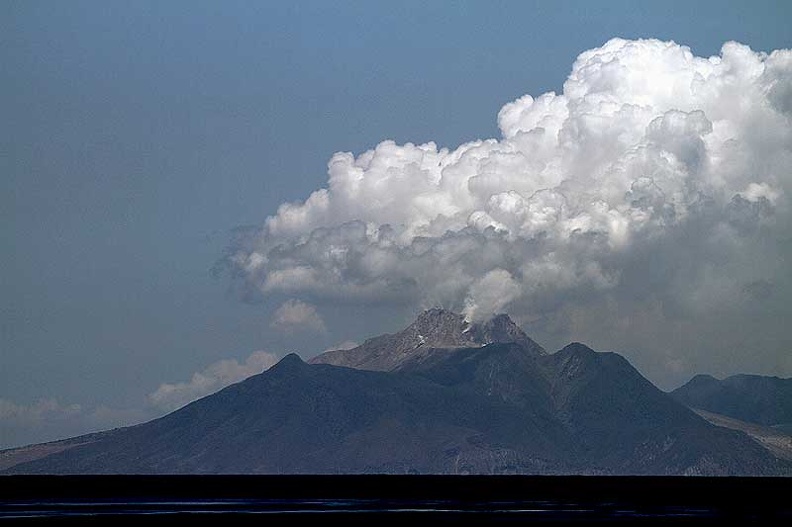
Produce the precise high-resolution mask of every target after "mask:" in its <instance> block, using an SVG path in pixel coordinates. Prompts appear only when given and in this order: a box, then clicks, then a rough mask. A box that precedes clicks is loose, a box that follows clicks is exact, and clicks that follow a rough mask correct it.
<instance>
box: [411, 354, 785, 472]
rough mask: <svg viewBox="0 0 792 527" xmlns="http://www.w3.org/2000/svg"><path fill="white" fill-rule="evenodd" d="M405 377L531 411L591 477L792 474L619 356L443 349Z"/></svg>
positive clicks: (417, 365)
mask: <svg viewBox="0 0 792 527" xmlns="http://www.w3.org/2000/svg"><path fill="white" fill-rule="evenodd" d="M401 371H409V372H414V373H418V374H421V375H424V376H426V377H427V378H429V379H432V380H433V381H435V382H438V383H440V384H443V385H446V386H466V387H468V388H469V389H473V390H475V391H477V392H478V393H479V394H481V395H484V396H487V397H491V398H497V399H499V400H503V401H508V402H509V403H511V404H516V405H518V406H521V407H525V408H530V409H531V411H532V412H535V414H536V415H537V418H539V419H543V420H544V422H545V425H544V426H545V430H547V431H548V432H551V433H552V434H553V437H555V438H556V439H555V440H556V441H558V444H559V445H562V446H563V447H564V449H565V450H566V452H567V460H568V462H569V463H570V464H573V465H577V466H581V467H587V469H588V470H590V471H593V472H601V473H618V474H721V475H724V474H739V473H778V472H779V471H780V472H784V471H785V470H789V467H787V468H784V466H785V465H784V463H779V462H778V461H777V460H775V459H772V456H768V453H767V452H766V451H765V450H764V449H763V448H762V447H761V446H759V445H757V444H755V443H754V442H753V441H751V440H750V439H749V438H748V437H747V436H745V435H743V434H741V433H739V432H734V431H731V430H724V429H721V428H717V427H714V426H712V425H710V424H709V423H707V422H706V421H705V420H704V419H702V418H701V417H699V416H698V415H696V414H695V413H694V412H692V411H690V410H689V409H688V408H686V407H685V406H683V405H681V404H679V403H678V402H676V401H674V400H673V399H671V398H670V397H668V395H667V394H665V393H664V392H662V391H661V390H659V389H658V388H656V387H655V386H654V385H653V384H652V383H650V382H649V381H648V380H647V379H646V378H644V377H643V376H642V375H641V374H640V373H639V372H638V371H637V370H636V369H635V368H633V367H632V366H631V365H630V363H629V362H628V361H627V360H626V359H624V358H623V357H621V356H620V355H618V354H615V353H597V352H595V351H593V350H592V349H590V348H588V347H586V346H584V345H582V344H577V343H574V344H570V345H569V346H566V347H565V348H564V349H562V350H561V351H559V352H557V353H555V354H552V355H546V356H541V357H532V356H530V355H528V354H526V353H525V352H524V351H523V350H522V348H521V346H519V345H514V344H491V345H489V346H485V347H482V348H477V349H461V350H453V351H452V350H443V351H439V352H438V353H435V354H433V355H432V357H431V360H426V361H422V362H421V361H418V362H416V363H409V362H408V363H405V364H404V365H403V366H402V370H401ZM561 430H562V431H563V432H561Z"/></svg>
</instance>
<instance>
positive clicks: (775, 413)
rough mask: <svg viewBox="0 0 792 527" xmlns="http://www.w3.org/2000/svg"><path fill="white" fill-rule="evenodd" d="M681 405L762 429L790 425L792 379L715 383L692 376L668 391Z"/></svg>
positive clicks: (752, 378) (744, 378) (748, 378)
mask: <svg viewBox="0 0 792 527" xmlns="http://www.w3.org/2000/svg"><path fill="white" fill-rule="evenodd" d="M671 396H672V397H674V398H675V399H676V400H678V401H680V402H681V403H683V404H685V405H687V406H689V407H691V408H699V409H701V410H706V411H709V412H714V413H717V414H721V415H725V416H727V417H732V418H734V419H739V420H741V421H747V422H750V423H757V424H760V425H766V426H779V427H785V426H786V425H792V379H781V378H779V377H765V376H762V375H744V374H741V375H733V376H731V377H727V378H726V379H723V380H718V379H716V378H715V377H712V376H710V375H696V376H695V377H693V378H692V379H691V380H690V381H688V383H687V384H685V385H684V386H681V387H680V388H677V389H676V390H674V391H673V392H671Z"/></svg>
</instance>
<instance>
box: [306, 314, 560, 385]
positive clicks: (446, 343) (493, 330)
mask: <svg viewBox="0 0 792 527" xmlns="http://www.w3.org/2000/svg"><path fill="white" fill-rule="evenodd" d="M498 342H510V343H515V344H518V345H520V346H522V347H523V348H524V349H525V351H526V352H527V353H529V354H531V355H534V356H541V355H545V354H546V352H545V350H544V349H543V348H542V347H541V346H540V345H539V344H537V343H536V342H534V341H533V340H531V339H530V338H529V337H528V335H526V334H525V333H524V332H523V330H522V329H520V327H519V326H517V324H515V323H514V322H513V321H512V319H511V318H509V316H508V315H505V314H501V315H496V316H494V317H492V318H491V319H489V320H486V321H484V322H473V323H471V322H468V321H467V320H466V319H465V317H464V316H462V315H460V314H457V313H452V312H451V311H446V310H444V309H436V308H435V309H429V310H426V311H424V312H423V313H421V314H420V315H419V316H418V318H417V319H416V320H415V322H413V323H412V324H410V325H409V326H408V327H407V328H405V329H404V330H402V331H400V332H398V333H395V334H392V335H380V336H378V337H374V338H371V339H368V340H366V341H365V342H364V343H363V344H361V345H360V346H358V347H356V348H352V349H349V350H334V351H328V352H325V353H323V354H321V355H318V356H316V357H314V358H313V359H311V360H310V363H311V364H333V365H335V366H346V367H348V368H357V369H363V370H375V371H396V370H399V369H400V368H401V366H402V364H404V363H407V362H416V361H421V360H424V359H425V358H426V357H427V356H429V355H431V354H433V353H434V352H435V351H437V350H443V349H446V350H449V349H457V348H479V347H481V346H486V345H487V344H493V343H498Z"/></svg>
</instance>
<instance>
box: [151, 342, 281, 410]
mask: <svg viewBox="0 0 792 527" xmlns="http://www.w3.org/2000/svg"><path fill="white" fill-rule="evenodd" d="M276 362H278V358H277V356H276V355H275V354H273V353H268V352H266V351H255V352H253V353H251V354H250V356H249V357H248V358H247V359H246V360H245V362H244V363H240V362H239V361H237V360H236V359H224V360H220V361H217V362H215V363H213V364H211V365H209V366H208V367H207V368H206V369H204V370H203V371H201V372H197V373H194V374H193V376H192V378H191V379H190V380H189V382H179V383H175V384H167V383H166V384H161V385H160V387H159V388H157V389H156V390H155V391H154V392H152V393H150V394H149V395H148V402H149V404H150V405H152V406H154V407H155V408H158V409H160V410H163V411H171V410H176V409H177V408H180V407H182V406H184V405H185V404H187V403H190V402H192V401H194V400H196V399H199V398H201V397H204V396H205V395H209V394H211V393H214V392H216V391H218V390H220V389H222V388H225V387H226V386H229V385H231V384H234V383H235V382H239V381H242V380H244V379H246V378H248V377H250V376H251V375H256V374H259V373H261V372H262V371H264V370H267V369H269V368H270V367H272V366H273V365H274V364H275V363H276Z"/></svg>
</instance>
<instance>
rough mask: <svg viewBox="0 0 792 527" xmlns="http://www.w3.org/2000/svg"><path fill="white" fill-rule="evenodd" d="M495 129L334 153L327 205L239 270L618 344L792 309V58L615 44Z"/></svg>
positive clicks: (252, 254) (315, 198) (260, 282)
mask: <svg viewBox="0 0 792 527" xmlns="http://www.w3.org/2000/svg"><path fill="white" fill-rule="evenodd" d="M498 125H499V128H500V131H501V137H500V138H499V139H488V140H477V141H472V142H469V143H465V144H463V145H461V146H459V147H457V148H456V149H448V148H438V147H437V145H435V144H434V143H431V142H430V143H426V144H422V145H414V144H411V143H407V144H404V145H397V144H395V143H394V142H392V141H384V142H382V143H380V144H379V145H377V147H376V148H374V149H373V150H370V151H367V152H364V153H362V154H360V155H358V156H354V155H353V154H351V153H343V152H342V153H337V154H335V155H334V156H333V157H332V159H331V160H330V162H329V164H328V174H329V180H328V184H327V187H326V188H322V189H319V190H317V191H315V192H313V193H312V194H311V195H310V196H309V197H308V198H307V199H306V200H305V201H303V202H299V203H284V204H283V205H281V206H280V207H279V209H278V211H277V213H276V214H275V215H273V216H270V217H269V218H267V220H266V222H265V224H264V225H263V226H261V227H260V228H256V229H248V230H245V231H240V234H239V236H238V237H237V239H236V240H235V241H234V243H233V245H232V247H231V249H230V252H229V257H228V264H229V265H230V267H231V268H232V271H233V273H234V275H235V276H236V277H238V278H239V279H240V280H241V281H242V282H243V283H244V284H246V290H247V291H248V293H250V292H254V293H255V294H258V295H264V296H267V295H272V294H275V293H278V294H289V295H292V296H296V297H303V298H312V299H314V301H315V302H323V301H332V302H334V303H335V304H336V305H340V304H341V303H343V302H373V303H399V304H405V305H410V306H415V307H416V308H417V307H419V306H422V305H424V306H426V305H443V306H445V307H450V308H455V309H458V310H460V311H462V310H464V311H465V312H466V314H467V315H468V316H469V317H472V318H477V317H484V316H487V315H488V314H491V313H492V312H494V311H504V310H505V311H509V312H510V313H512V314H514V315H516V316H517V317H519V318H521V319H522V320H523V321H534V322H535V323H536V324H537V327H539V326H541V327H542V328H544V329H543V331H545V332H547V333H548V334H550V333H553V332H554V331H555V332H556V333H558V334H561V333H564V334H565V335H572V334H575V333H582V334H583V336H585V335H587V334H589V333H592V332H593V333H596V331H597V328H604V329H603V332H604V334H611V333H612V331H613V330H614V329H619V328H621V330H623V333H624V334H625V335H626V334H628V333H629V332H630V331H632V329H630V328H631V327H633V326H634V325H633V324H629V323H626V322H625V321H626V320H630V319H634V318H636V317H643V316H644V315H642V314H641V313H644V314H646V316H645V317H644V318H642V320H644V319H648V317H649V316H650V315H651V316H658V317H659V318H658V319H657V324H658V326H657V328H655V332H656V333H658V334H662V330H661V328H662V327H663V325H665V324H668V323H670V322H671V319H674V320H676V322H678V326H674V327H677V329H679V330H685V331H692V332H697V331H699V329H700V328H686V327H685V324H687V323H688V321H690V320H695V319H696V317H702V318H701V320H702V321H703V320H704V319H713V320H714V319H716V318H718V317H714V318H713V313H720V314H722V315H724V316H722V317H720V320H722V321H725V320H729V321H730V322H729V326H731V325H732V321H733V320H741V319H742V318H744V317H745V316H748V315H749V314H751V313H752V314H753V315H755V317H754V318H757V317H758V318H761V317H762V316H764V315H767V313H773V312H774V311H773V309H775V308H777V307H779V306H782V305H785V303H782V302H776V303H775V304H773V303H772V298H773V297H775V298H786V299H788V298H789V294H788V293H789V292H790V291H792V287H791V284H790V276H792V273H790V272H789V263H788V262H789V261H792V260H790V258H789V257H790V256H792V250H791V249H792V242H790V234H789V233H790V232H792V228H791V227H792V221H790V219H791V218H792V216H790V203H789V197H790V195H791V194H790V193H791V192H792V188H790V186H791V185H792V51H790V50H778V51H774V52H772V53H770V54H765V53H757V52H754V51H752V50H751V49H750V48H748V47H747V46H744V45H741V44H738V43H735V42H728V43H726V44H724V46H723V48H722V50H721V53H720V55H719V56H713V57H709V58H702V57H696V56H694V55H693V54H692V53H691V51H690V50H689V49H688V48H687V47H685V46H681V45H678V44H676V43H673V42H661V41H657V40H637V41H628V40H622V39H613V40H610V41H609V42H607V43H606V44H605V45H603V46H602V47H600V48H596V49H592V50H589V51H585V52H584V53H582V54H581V55H580V56H579V57H578V58H577V60H576V61H575V63H574V64H573V66H572V71H571V73H570V74H569V77H568V78H567V80H566V82H565V83H564V86H563V91H562V93H552V92H551V93H545V94H543V95H541V96H538V97H535V98H534V97H532V96H530V95H525V96H523V97H521V98H519V99H517V100H515V101H513V102H510V103H508V104H506V105H505V106H504V107H503V108H502V109H501V110H500V112H499V114H498ZM756 284H760V286H757V285H756ZM756 291H758V292H760V293H762V295H764V296H762V295H759V296H757V295H756V294H753V293H752V292H756ZM768 291H771V292H774V295H773V294H769V295H768V294H767V292H768ZM768 299H771V300H768ZM768 302H769V303H768ZM781 309H786V308H781ZM763 310H764V311H763ZM727 312H728V313H730V314H729V316H726V313H727ZM762 313H764V315H762ZM766 318H767V317H765V319H766ZM676 322H675V323H676ZM702 323H704V322H702ZM713 323H714V324H715V325H714V326H712V327H711V328H710V329H709V330H708V334H719V333H718V331H717V327H718V323H717V321H715V322H713ZM637 325H638V323H637V322H635V326H636V327H637ZM554 328H555V329H554ZM560 328H565V329H563V330H562V329H560ZM625 328H626V329H625ZM754 329H763V330H766V331H770V329H768V328H764V327H763V326H761V324H760V325H757V326H756V328H754ZM776 329H778V328H776ZM593 333H592V334H593ZM691 334H692V333H691ZM724 334H725V333H724ZM776 336H778V332H777V331H776ZM605 340H606V341H607V342H609V343H615V344H613V345H616V344H618V342H616V341H615V340H612V339H611V340H607V339H605ZM694 340H695V339H694ZM776 340H778V339H776ZM624 342H627V341H624ZM678 344H679V346H682V347H693V346H695V345H698V341H695V342H694V341H693V340H684V339H682V340H680V341H679V343H678ZM775 345H776V346H780V345H781V344H779V342H776V344H775ZM669 353H671V352H669ZM776 358H777V354H776ZM779 360H780V361H781V362H783V364H781V366H783V367H787V368H792V364H789V359H788V358H787V359H777V361H776V362H777V364H776V366H779V364H778V361H779ZM784 360H786V362H784ZM673 361H677V362H676V364H678V357H676V356H670V357H668V360H667V362H668V364H671V363H672V362H673Z"/></svg>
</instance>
